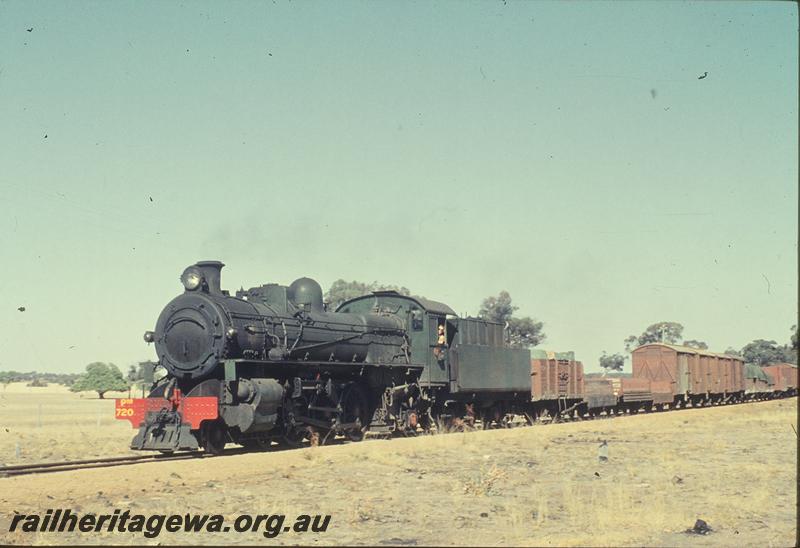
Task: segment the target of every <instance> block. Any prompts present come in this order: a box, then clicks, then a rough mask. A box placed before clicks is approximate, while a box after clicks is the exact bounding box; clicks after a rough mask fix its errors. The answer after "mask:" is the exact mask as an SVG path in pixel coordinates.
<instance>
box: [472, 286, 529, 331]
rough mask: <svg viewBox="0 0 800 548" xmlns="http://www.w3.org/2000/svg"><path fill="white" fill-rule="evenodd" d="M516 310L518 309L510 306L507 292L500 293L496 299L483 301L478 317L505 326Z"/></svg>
mask: <svg viewBox="0 0 800 548" xmlns="http://www.w3.org/2000/svg"><path fill="white" fill-rule="evenodd" d="M517 310H519V307H518V306H514V305H512V304H511V295H509V294H508V291H501V292H500V294H499V295H498V296H497V297H486V298H485V299H483V302H482V303H481V309H480V310H479V311H478V317H479V318H483V319H485V320H491V321H493V322H500V323H502V324H505V323H506V322H507V321H508V320H510V319H511V317H512V316H513V315H514V312H516V311H517Z"/></svg>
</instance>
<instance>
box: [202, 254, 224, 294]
mask: <svg viewBox="0 0 800 548" xmlns="http://www.w3.org/2000/svg"><path fill="white" fill-rule="evenodd" d="M196 266H197V268H199V269H200V272H202V273H203V278H205V280H206V284H208V292H209V293H211V294H212V295H220V294H221V293H222V289H221V287H220V272H221V271H222V267H223V266H225V265H224V264H223V263H221V262H219V261H199V262H198V263H197V265H196Z"/></svg>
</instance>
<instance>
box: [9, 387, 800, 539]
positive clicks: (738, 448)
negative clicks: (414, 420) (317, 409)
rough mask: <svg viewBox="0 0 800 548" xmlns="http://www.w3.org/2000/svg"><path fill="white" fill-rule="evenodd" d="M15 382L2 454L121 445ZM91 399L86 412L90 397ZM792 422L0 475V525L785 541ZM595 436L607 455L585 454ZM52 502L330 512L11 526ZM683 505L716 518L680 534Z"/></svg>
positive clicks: (733, 416) (686, 522)
mask: <svg viewBox="0 0 800 548" xmlns="http://www.w3.org/2000/svg"><path fill="white" fill-rule="evenodd" d="M9 390H11V388H9ZM23 392H24V391H22V392H20V393H23ZM0 394H3V393H2V388H0ZM15 394H17V393H16V392H14V391H12V392H8V393H5V394H3V398H2V399H0V454H2V458H0V461H4V462H5V463H6V464H13V462H15V459H14V457H15V455H14V444H15V443H19V441H14V440H22V446H23V448H24V453H23V456H22V457H21V458H22V459H24V460H22V461H21V462H24V461H26V460H27V461H42V460H57V459H58V458H63V457H77V456H82V455H85V454H87V452H83V453H82V452H81V446H82V447H84V448H88V454H114V455H119V454H124V453H125V452H126V451H125V448H126V447H127V443H128V442H129V440H130V437H131V436H132V434H133V431H132V429H131V428H130V426H129V425H128V424H127V423H124V422H117V421H114V420H113V419H112V418H111V416H112V410H113V403H112V402H108V401H100V400H90V399H87V398H88V394H86V395H84V398H79V397H78V396H76V395H71V398H67V397H66V396H64V394H61V395H59V394H58V393H55V394H56V395H55V397H54V399H52V400H49V399H48V398H49V395H48V394H46V393H38V394H39V397H38V398H40V399H37V401H41V402H50V403H49V404H48V405H47V407H48V408H52V409H59V407H58V405H62V406H63V409H62V410H61V413H60V414H59V415H54V421H55V424H53V425H50V424H49V421H48V420H45V419H44V417H43V418H42V419H41V422H42V426H41V427H39V426H38V424H39V419H38V416H37V409H38V408H37V405H38V404H37V403H27V404H24V405H26V406H27V407H24V408H23V407H20V406H21V405H23V403H22V402H20V401H19V400H17V396H16V395H15ZM27 399H31V398H27ZM59 399H61V400H62V402H61V403H60V404H59V403H58V400H59ZM70 402H71V403H70ZM44 406H45V405H44V404H43V407H44ZM106 409H108V414H107V415H104V416H102V417H101V427H97V418H96V417H97V411H98V410H101V411H105V410H106ZM70 410H72V411H70ZM70 412H72V413H73V414H72V415H70V414H69V413H70ZM44 416H47V415H46V414H45V415H44ZM12 419H13V420H12ZM23 419H24V420H23ZM55 419H58V420H55ZM9 421H12V424H11V426H10V427H9V426H7V425H8V424H9ZM793 426H794V428H795V429H796V428H797V399H796V398H793V399H789V400H782V401H772V402H764V403H756V404H748V405H735V406H725V407H715V408H710V409H688V410H682V411H676V412H671V413H655V414H646V415H645V414H640V415H636V416H630V417H624V418H618V419H603V420H595V421H582V422H573V423H562V424H556V425H545V426H534V427H528V428H515V429H508V430H492V431H485V432H470V433H458V434H446V435H435V436H422V437H417V438H404V439H395V440H390V441H383V440H374V441H366V442H362V443H350V444H341V445H334V446H326V447H318V448H306V449H299V450H292V451H271V452H267V453H254V454H247V455H237V456H224V457H216V458H206V459H197V460H191V461H178V462H166V463H155V464H138V465H134V466H127V467H120V468H111V469H96V470H85V471H80V472H59V473H54V474H47V475H42V476H36V477H19V478H4V479H0V543H5V544H31V543H33V544H64V543H70V544H74V543H80V544H153V545H155V544H264V543H267V544H289V545H293V544H303V545H310V544H319V545H326V544H350V545H404V546H408V545H431V544H436V545H536V546H575V545H580V546H641V545H646V546H688V545H692V546H695V545H701V546H711V545H713V546H793V545H795V541H796V523H797V500H796V489H797V484H796V479H797V476H796V470H797V437H796V433H795V431H794V430H793V428H792V427H793ZM5 428H9V431H8V432H6V431H5ZM601 440H607V442H608V462H602V463H601V462H599V460H598V446H599V444H600V442H601ZM45 457H47V458H45ZM55 508H70V509H72V511H73V512H79V513H91V512H93V513H98V514H101V513H109V514H110V513H112V512H113V511H114V509H120V510H121V511H125V510H130V512H131V513H134V514H135V513H143V514H146V515H150V514H154V513H168V514H169V513H176V514H185V513H187V512H191V513H198V514H201V513H210V514H216V513H218V514H222V515H223V516H225V518H226V520H229V521H226V523H231V522H233V520H234V519H235V518H236V516H238V515H240V514H244V513H250V514H271V515H274V514H285V515H286V516H287V523H292V522H293V521H294V517H295V516H297V515H300V514H329V515H331V521H330V525H329V527H328V529H327V531H325V532H320V533H313V532H306V533H295V532H293V531H289V532H284V533H281V534H280V535H278V536H277V537H275V538H264V536H263V534H262V532H263V527H262V528H259V530H258V531H250V532H244V533H236V532H232V531H231V532H227V533H226V532H219V533H209V532H199V533H185V532H180V533H168V532H166V531H162V532H161V534H160V536H158V537H157V538H152V539H150V538H145V537H143V536H142V534H141V533H119V532H113V533H111V532H107V531H101V532H98V533H91V534H89V533H71V534H70V533H24V532H21V531H15V532H8V530H9V524H10V522H11V520H12V517H13V515H14V512H19V513H23V514H28V513H32V512H39V513H42V514H44V513H45V512H46V510H47V509H55ZM698 518H700V519H703V520H705V521H706V522H707V523H708V525H709V526H710V527H711V528H712V529H713V532H712V533H710V534H709V535H706V536H698V535H690V534H686V533H685V532H684V531H685V530H686V529H687V528H690V527H692V525H694V523H695V520H697V519H698Z"/></svg>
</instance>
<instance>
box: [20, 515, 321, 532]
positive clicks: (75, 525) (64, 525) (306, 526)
mask: <svg viewBox="0 0 800 548" xmlns="http://www.w3.org/2000/svg"><path fill="white" fill-rule="evenodd" d="M330 523H331V516H330V515H319V514H317V515H309V514H300V515H298V516H296V517H294V518H288V519H287V516H286V515H284V514H239V515H238V516H236V517H235V518H233V519H230V518H228V519H226V517H225V516H223V515H221V514H190V513H186V514H150V515H146V514H134V513H132V512H131V511H130V510H125V511H121V510H119V509H117V510H114V512H113V513H111V514H94V513H86V514H80V513H75V512H73V511H72V510H70V509H69V508H66V509H62V508H58V509H55V510H47V511H46V512H45V513H43V514H41V513H40V514H21V513H19V512H14V514H13V515H12V516H11V524H10V525H9V527H8V531H9V532H14V531H22V532H24V533H67V532H68V533H72V532H75V531H79V532H82V533H92V532H97V533H99V532H109V533H113V532H119V533H140V534H142V535H144V536H145V537H147V538H155V537H157V536H159V535H160V534H161V533H163V532H167V533H181V532H183V533H228V532H231V531H232V532H237V533H261V534H262V535H264V537H266V538H274V537H277V536H278V535H280V534H282V533H324V532H326V531H327V530H328V526H329V525H330Z"/></svg>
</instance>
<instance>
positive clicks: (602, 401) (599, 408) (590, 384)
mask: <svg viewBox="0 0 800 548" xmlns="http://www.w3.org/2000/svg"><path fill="white" fill-rule="evenodd" d="M584 399H585V400H586V410H587V412H588V413H589V415H591V416H596V415H597V414H599V413H601V412H603V411H605V412H606V413H609V412H610V411H611V410H613V409H614V408H615V407H616V406H617V392H615V390H614V383H613V382H612V380H611V379H610V378H606V377H594V376H592V377H589V376H587V377H586V378H585V379H584Z"/></svg>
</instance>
